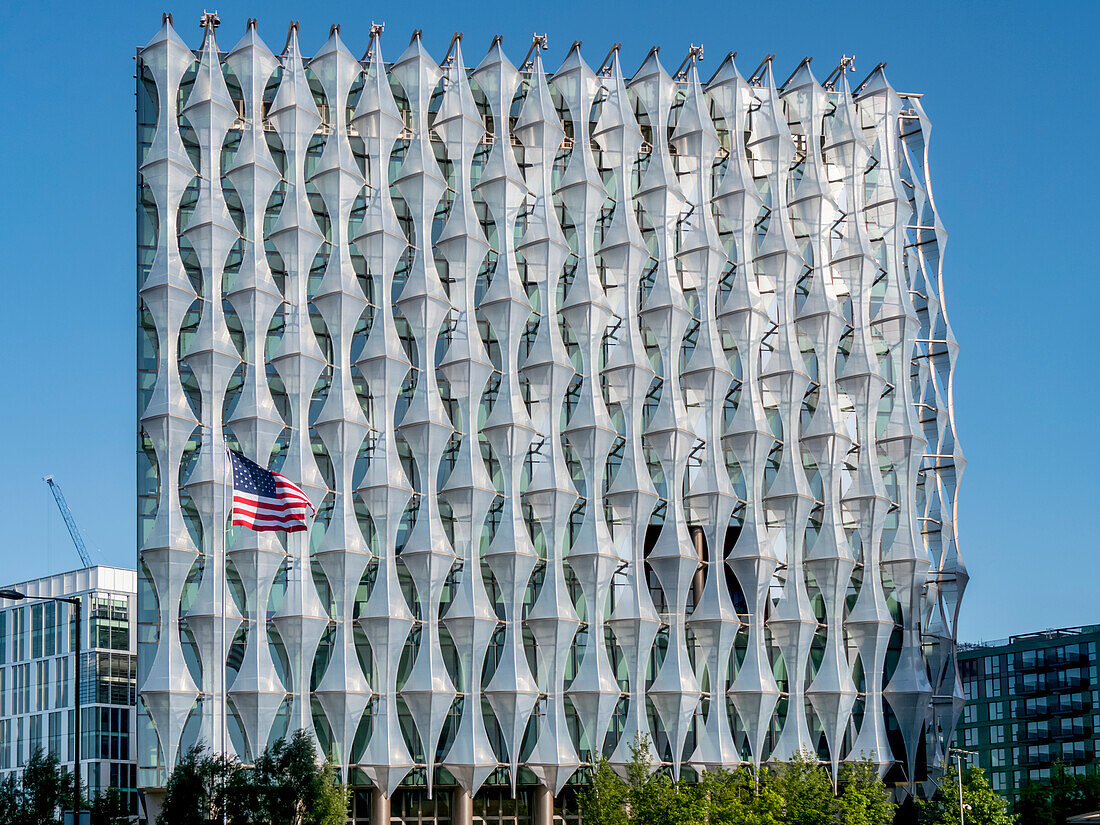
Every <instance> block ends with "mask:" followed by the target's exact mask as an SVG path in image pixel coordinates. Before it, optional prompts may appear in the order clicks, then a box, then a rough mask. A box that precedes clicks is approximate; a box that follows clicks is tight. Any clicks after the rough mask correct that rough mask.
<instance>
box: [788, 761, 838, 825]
mask: <svg viewBox="0 0 1100 825" xmlns="http://www.w3.org/2000/svg"><path fill="white" fill-rule="evenodd" d="M775 789H776V791H778V793H779V795H780V796H781V797H783V821H784V822H785V823H786V825H821V823H823V822H831V821H832V820H833V814H834V810H833V809H834V807H835V805H834V801H833V783H832V780H831V779H830V778H829V774H828V772H827V771H826V770H825V769H824V768H822V767H821V766H820V765H819V764H818V763H817V757H815V756H811V755H810V754H806V753H799V754H797V755H796V756H795V758H794V759H792V760H791V761H790V762H788V763H786V764H785V765H780V766H779V767H778V769H777V770H776V778H775Z"/></svg>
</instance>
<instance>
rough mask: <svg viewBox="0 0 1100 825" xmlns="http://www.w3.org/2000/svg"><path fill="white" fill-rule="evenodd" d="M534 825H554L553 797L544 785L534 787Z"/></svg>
mask: <svg viewBox="0 0 1100 825" xmlns="http://www.w3.org/2000/svg"><path fill="white" fill-rule="evenodd" d="M535 825H554V795H553V794H552V793H550V789H549V788H548V787H546V786H545V785H538V786H536V787H535Z"/></svg>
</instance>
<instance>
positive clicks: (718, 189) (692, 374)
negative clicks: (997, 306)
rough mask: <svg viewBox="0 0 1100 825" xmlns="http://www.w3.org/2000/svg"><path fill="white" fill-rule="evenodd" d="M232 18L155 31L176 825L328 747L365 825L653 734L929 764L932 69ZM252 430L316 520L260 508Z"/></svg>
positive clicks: (148, 399) (149, 166)
mask: <svg viewBox="0 0 1100 825" xmlns="http://www.w3.org/2000/svg"><path fill="white" fill-rule="evenodd" d="M471 13H476V12H473V11H472V12H471ZM481 22H482V23H484V21H481ZM190 23H191V21H188V28H190V27H191V26H190ZM701 25H704V23H703V22H702V21H701ZM217 26H218V20H217V17H216V15H213V14H204V15H203V18H202V28H203V39H202V42H201V44H196V45H197V46H198V48H192V46H190V45H188V44H187V43H185V42H184V41H183V40H182V39H181V37H180V35H179V34H177V31H176V29H175V28H174V26H173V25H172V21H171V19H170V16H167V15H166V16H165V19H164V21H163V25H162V27H161V29H160V31H159V32H158V33H157V34H156V35H155V36H154V37H153V38H152V40H151V41H150V42H149V43H148V44H147V45H146V46H145V47H144V48H142V49H140V50H139V51H138V55H137V82H136V86H137V88H136V92H137V149H138V152H137V171H138V186H137V190H136V197H137V204H136V205H137V219H138V231H137V239H138V255H137V279H136V280H137V284H136V289H135V300H136V303H137V313H136V318H137V322H138V324H137V326H138V328H137V330H136V333H137V337H138V350H139V359H138V373H137V376H136V379H137V385H138V398H139V403H138V414H137V420H136V421H135V430H136V434H137V443H138V451H137V463H138V479H139V483H138V500H137V518H138V543H139V547H138V578H139V587H138V593H139V595H138V601H139V608H140V613H141V630H140V639H139V653H138V656H139V670H140V696H141V709H140V716H141V720H140V723H139V737H140V739H141V749H140V772H139V773H140V783H141V785H142V788H143V790H145V792H146V796H147V798H148V799H149V800H150V802H151V805H152V808H151V810H155V807H156V804H157V799H159V798H161V796H162V794H163V788H164V785H165V781H166V778H167V775H168V772H169V771H170V769H171V768H172V766H173V765H174V764H175V763H176V760H177V758H178V756H179V754H180V753H181V752H186V750H187V749H188V748H189V747H190V746H191V745H193V744H195V743H196V742H205V743H206V744H208V745H209V746H210V747H212V748H213V749H214V750H216V751H223V752H228V753H230V754H234V755H236V756H238V757H239V758H241V759H242V760H244V761H245V762H248V761H250V760H251V759H253V758H254V757H255V755H256V754H258V753H259V752H260V751H261V750H262V749H263V748H264V747H265V746H266V745H267V744H268V743H269V742H271V741H272V740H273V739H275V738H277V737H278V736H280V735H282V734H284V733H288V732H292V731H294V730H297V729H304V730H306V731H308V732H310V733H311V734H312V735H314V736H315V737H316V740H317V741H318V743H319V744H320V746H321V749H322V750H323V751H324V752H325V754H326V755H327V756H329V757H330V758H331V759H332V760H333V761H334V762H335V763H336V764H338V765H339V767H340V772H341V775H342V777H343V778H344V779H345V780H346V781H347V782H349V783H350V784H351V785H352V786H354V787H355V788H356V794H355V799H356V803H355V810H354V811H353V817H354V819H355V820H356V822H357V823H364V824H365V823H367V822H384V823H389V822H390V821H391V817H393V818H394V819H396V820H399V821H403V822H417V823H427V822H432V823H437V825H442V823H448V825H451V823H453V825H470V823H471V822H472V821H473V820H474V818H475V817H477V818H480V820H483V821H485V822H486V823H489V824H490V825H495V823H500V822H504V821H508V822H513V823H514V822H517V821H519V822H520V823H523V825H526V824H527V823H530V822H535V823H539V825H549V823H550V821H551V819H550V818H551V814H552V812H553V811H554V810H555V808H556V809H557V810H558V811H559V812H560V811H561V810H562V808H563V807H567V806H568V800H567V798H568V788H569V786H570V783H580V782H584V781H586V776H587V770H588V766H590V765H591V764H593V762H595V761H596V760H597V759H598V758H599V757H601V756H606V757H608V759H609V761H610V763H611V764H612V765H613V766H614V767H615V768H616V769H618V770H625V768H626V766H627V764H628V763H629V761H630V745H631V743H632V742H633V740H634V738H635V736H636V735H638V734H642V735H646V736H649V737H650V738H651V740H652V742H653V745H654V750H655V753H656V757H657V760H658V761H659V762H660V763H661V765H662V766H664V767H666V768H667V769H668V770H669V771H670V772H671V773H673V774H675V775H677V776H679V775H682V774H683V775H689V776H690V775H694V774H695V772H698V771H700V770H704V769H706V768H708V767H715V766H734V765H740V764H752V765H759V764H762V763H767V762H769V761H773V760H782V759H787V758H790V757H791V756H792V755H794V754H796V753H798V752H800V751H805V750H808V751H811V752H814V753H817V754H819V756H820V758H821V760H822V761H823V762H824V763H826V764H828V765H829V766H830V767H831V769H833V770H834V771H835V770H836V769H837V767H838V764H839V763H840V762H841V761H843V760H847V759H856V758H860V757H868V758H871V759H873V760H875V762H876V763H877V764H878V765H879V766H880V767H881V769H882V770H883V772H884V773H886V774H887V776H888V778H889V779H890V781H891V782H894V783H897V784H898V785H899V786H900V787H902V788H905V789H907V790H915V789H917V788H918V787H919V786H920V785H921V783H927V782H928V780H929V778H930V776H931V775H932V772H933V771H934V770H935V769H936V767H937V766H938V765H939V764H941V763H942V760H943V756H944V751H945V746H946V745H947V744H948V743H949V742H950V741H951V739H952V734H953V730H954V724H955V719H956V717H957V715H958V713H959V712H960V710H961V697H962V691H961V687H960V686H959V683H958V677H957V670H956V667H955V655H954V636H955V624H954V623H955V617H956V616H957V615H958V604H959V599H960V598H961V595H962V592H963V590H964V588H965V585H966V580H967V576H966V569H965V566H964V565H963V564H962V561H961V559H960V557H959V553H958V548H957V544H956V530H955V512H956V507H955V495H956V488H957V481H958V474H959V472H960V470H961V467H962V465H963V457H962V453H961V450H960V448H959V446H958V443H957V440H956V438H955V430H954V421H953V415H952V411H951V407H950V401H951V397H952V391H951V381H952V373H953V366H954V359H955V354H956V352H957V349H958V348H957V345H956V342H955V340H954V337H953V334H952V332H951V328H950V325H949V324H948V322H947V318H946V314H945V299H944V295H943V289H942V284H943V283H945V282H946V281H947V280H948V279H946V278H945V277H944V276H943V272H942V262H941V247H942V243H943V241H944V238H945V235H944V231H943V228H942V226H941V224H940V221H939V218H938V216H937V213H936V210H935V204H934V201H933V199H932V196H931V189H930V187H931V182H930V180H929V174H928V163H927V137H928V129H929V123H928V118H927V117H926V115H925V113H924V109H923V108H922V103H921V100H920V95H908V94H899V93H898V92H897V91H895V90H894V88H893V87H892V86H891V85H890V83H889V81H888V80H887V78H886V75H885V74H884V72H883V69H882V67H883V65H885V64H880V65H879V66H878V67H877V68H876V69H875V70H874V71H872V72H871V73H870V75H869V76H868V77H867V78H866V79H865V80H864V81H863V82H862V83H857V84H853V83H851V82H850V80H851V78H849V76H848V75H849V69H850V61H849V60H848V59H847V58H845V59H844V60H841V61H840V64H839V65H838V66H837V67H836V68H835V69H831V68H827V70H826V71H824V72H820V73H818V74H816V75H815V73H814V72H815V70H812V69H811V66H810V62H809V60H808V59H807V60H805V61H803V62H801V63H800V64H798V65H797V66H792V67H789V68H790V69H793V71H791V72H790V75H789V77H788V76H787V74H788V73H787V72H786V71H784V72H782V74H775V75H773V72H772V65H771V60H770V58H769V59H765V60H764V61H763V62H762V63H761V64H760V66H759V67H758V68H757V69H756V70H755V71H752V72H750V73H748V74H742V73H741V72H740V71H739V70H738V68H737V66H736V64H735V62H734V55H733V54H732V53H730V54H729V55H728V56H725V57H722V58H720V59H718V60H716V61H714V64H713V69H709V68H708V69H707V70H706V74H707V75H708V76H709V79H708V78H707V77H705V76H703V75H702V74H701V72H702V71H703V68H702V67H700V66H699V65H698V64H699V59H700V58H701V56H702V54H701V50H700V49H699V48H697V47H692V48H691V49H690V50H688V51H687V54H686V55H685V57H684V60H683V61H682V62H681V61H679V57H678V56H674V57H673V58H672V59H671V60H669V52H668V51H665V52H661V53H659V52H658V50H657V49H656V48H653V49H651V50H649V51H643V52H642V53H639V54H635V55H632V56H627V55H626V54H623V55H621V57H622V61H623V62H620V50H619V48H618V47H617V46H616V47H614V48H612V49H611V50H610V51H609V52H607V55H606V58H604V57H603V55H604V50H603V49H600V51H599V53H598V55H597V57H598V58H602V59H603V62H602V63H599V64H592V65H590V64H589V63H588V62H587V61H586V59H585V57H584V56H583V55H582V51H581V44H580V43H579V42H577V43H574V44H573V45H572V46H571V47H569V48H564V49H561V51H560V52H559V53H558V55H557V57H556V58H555V62H556V63H558V65H557V68H556V70H549V69H548V68H547V66H546V64H545V63H544V60H548V55H549V54H550V52H549V51H548V47H549V44H548V43H547V42H546V39H545V38H541V37H536V38H534V41H533V42H531V43H530V44H528V43H522V44H519V48H518V51H517V52H516V53H513V55H512V57H514V58H518V63H513V62H511V60H510V59H509V57H508V55H507V54H506V52H505V50H504V47H503V45H502V42H501V39H500V38H494V39H492V42H491V44H490V43H489V40H490V38H489V37H488V36H486V37H485V38H484V40H485V43H484V44H478V45H485V46H488V47H489V48H488V52H487V53H486V54H485V55H484V57H480V56H479V57H477V58H473V59H469V58H470V55H471V54H473V51H474V48H475V46H474V45H471V43H470V40H471V39H470V38H467V39H466V40H463V38H462V37H461V35H456V36H455V37H454V38H453V39H452V40H451V42H450V44H449V47H448V49H447V52H446V54H445V55H444V58H443V59H442V60H441V61H438V62H437V61H436V60H435V59H433V58H432V56H431V55H430V54H429V52H428V49H427V47H426V45H425V43H424V40H423V38H422V36H421V32H420V31H419V30H418V31H416V32H415V33H413V36H412V38H411V41H405V40H401V41H400V42H399V43H398V46H399V49H394V52H393V55H396V58H395V59H394V57H393V55H391V60H390V61H387V60H386V59H384V57H383V47H384V43H383V41H384V40H385V44H391V43H392V41H390V40H388V39H386V38H388V37H389V36H390V35H386V38H384V37H383V27H382V26H380V25H378V26H372V27H371V31H370V37H369V40H368V41H367V42H365V43H360V44H358V45H357V46H354V47H353V49H350V48H349V47H348V46H346V45H345V44H344V42H343V40H342V39H341V35H340V28H339V26H333V27H332V29H331V31H330V32H329V33H328V38H327V40H326V41H325V42H324V45H323V46H321V48H320V50H319V51H318V52H317V53H316V54H314V55H313V56H312V57H307V56H303V54H302V53H301V51H300V48H299V43H298V27H297V24H292V25H291V27H290V30H289V32H288V35H287V38H286V46H285V48H284V49H283V50H282V53H281V54H279V55H276V54H274V53H273V52H272V51H271V50H270V49H269V48H268V46H267V45H266V44H265V43H264V40H263V39H262V38H261V37H260V35H259V26H258V24H257V22H256V21H255V20H250V21H249V23H248V25H247V26H246V28H245V30H244V31H243V32H241V33H240V39H239V41H238V42H236V44H235V45H230V43H229V42H226V43H224V45H223V43H221V42H219V41H218V39H217V38H218V36H219V34H218V32H216V29H217ZM609 36H610V34H609ZM234 39H236V38H234ZM282 42H283V39H282V36H281V33H280V35H279V43H280V44H281V43H282ZM226 47H228V48H226ZM385 47H386V50H387V51H388V50H389V48H391V46H390V45H386V46H385ZM398 52H400V53H399V54H398ZM360 56H362V57H360ZM589 56H591V54H590V55H589ZM558 61H560V62H558ZM627 61H629V65H628V64H627ZM666 61H667V62H666ZM678 63H679V64H680V65H679V66H678V67H677V64H678ZM475 64H476V65H475ZM593 66H594V68H593ZM666 67H667V68H666ZM669 69H671V72H670V71H669ZM777 72H778V70H777ZM784 78H786V79H784ZM227 447H228V448H231V449H234V450H239V451H240V452H241V453H243V454H244V455H245V456H247V457H248V458H250V459H252V460H254V461H256V462H257V463H259V464H260V465H262V466H265V467H270V468H271V469H273V470H277V471H279V472H281V473H282V474H284V475H285V476H287V477H289V478H290V479H291V480H292V481H293V482H294V483H295V484H298V485H300V486H301V487H302V489H303V490H304V491H305V492H306V494H307V495H308V496H309V497H310V498H311V500H312V501H313V504H314V507H315V508H316V511H317V516H316V519H315V520H312V521H311V524H310V529H309V530H308V531H306V532H299V533H294V534H292V535H285V534H275V533H256V532H253V531H251V530H249V529H246V528H242V527H227V521H228V519H227V512H226V502H227V501H231V500H232V492H231V491H230V490H228V489H227V487H226V478H227V473H226V461H227V459H226V448H227ZM928 784H929V786H930V783H928ZM513 796H518V797H519V798H520V799H524V800H529V801H530V804H527V802H524V803H523V805H522V806H521V807H522V811H523V812H522V813H516V812H515V811H514V810H513V809H514V808H515V807H516V806H515V805H513V804H512V803H509V804H508V805H505V804H504V803H503V802H502V799H504V798H507V799H508V800H511V799H512V797H513ZM429 800H430V801H429Z"/></svg>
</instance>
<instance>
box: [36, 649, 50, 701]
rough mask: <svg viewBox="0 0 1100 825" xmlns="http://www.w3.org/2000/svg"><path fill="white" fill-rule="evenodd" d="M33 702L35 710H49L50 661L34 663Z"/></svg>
mask: <svg viewBox="0 0 1100 825" xmlns="http://www.w3.org/2000/svg"><path fill="white" fill-rule="evenodd" d="M34 677H35V680H36V681H35V684H34V702H35V710H49V709H50V660H49V659H44V660H43V661H41V662H35V663H34Z"/></svg>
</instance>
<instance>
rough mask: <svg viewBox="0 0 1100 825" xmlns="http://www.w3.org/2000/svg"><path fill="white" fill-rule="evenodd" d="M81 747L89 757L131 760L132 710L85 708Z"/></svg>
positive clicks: (82, 713)
mask: <svg viewBox="0 0 1100 825" xmlns="http://www.w3.org/2000/svg"><path fill="white" fill-rule="evenodd" d="M81 720H82V722H83V724H82V726H81V729H80V739H81V747H82V748H83V749H84V751H85V752H86V753H87V756H88V758H89V759H114V760H118V761H122V762H128V761H129V760H130V711H129V709H127V708H84V709H83V710H82V711H81Z"/></svg>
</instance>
